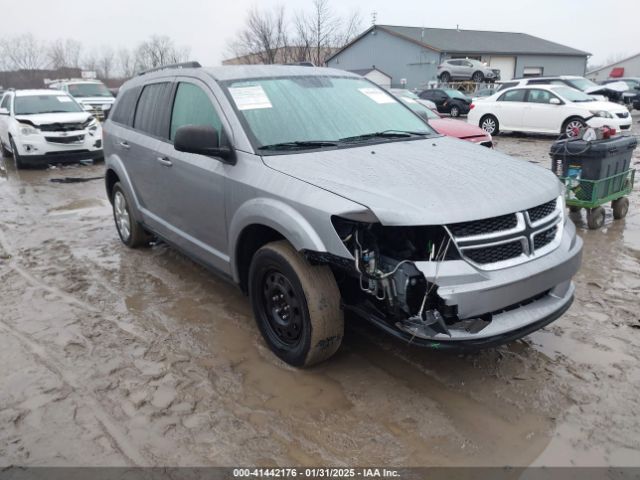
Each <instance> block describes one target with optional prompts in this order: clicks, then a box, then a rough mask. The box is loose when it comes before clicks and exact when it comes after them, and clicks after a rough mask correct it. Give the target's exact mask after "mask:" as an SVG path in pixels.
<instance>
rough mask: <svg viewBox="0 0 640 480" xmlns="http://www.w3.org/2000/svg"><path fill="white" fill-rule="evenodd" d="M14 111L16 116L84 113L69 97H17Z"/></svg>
mask: <svg viewBox="0 0 640 480" xmlns="http://www.w3.org/2000/svg"><path fill="white" fill-rule="evenodd" d="M13 109H14V111H15V114H16V115H34V114H37V113H66V112H83V111H84V110H83V109H82V107H80V105H78V104H77V103H76V102H75V101H74V100H73V98H71V97H70V96H69V95H28V96H16V98H15V100H14V105H13Z"/></svg>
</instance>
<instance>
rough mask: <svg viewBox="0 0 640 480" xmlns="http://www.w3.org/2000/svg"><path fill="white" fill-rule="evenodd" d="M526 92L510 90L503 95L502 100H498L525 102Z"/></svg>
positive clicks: (500, 100)
mask: <svg viewBox="0 0 640 480" xmlns="http://www.w3.org/2000/svg"><path fill="white" fill-rule="evenodd" d="M525 93H526V90H522V89H518V90H509V91H508V92H505V93H503V94H502V96H501V97H500V98H498V101H499V102H524V94H525Z"/></svg>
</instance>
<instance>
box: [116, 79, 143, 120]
mask: <svg viewBox="0 0 640 480" xmlns="http://www.w3.org/2000/svg"><path fill="white" fill-rule="evenodd" d="M139 93H140V89H139V88H137V87H134V88H130V89H128V90H126V91H124V92H122V93H121V94H120V95H118V100H117V101H116V104H115V106H114V107H113V108H114V111H113V113H112V114H111V121H113V122H116V123H121V124H122V125H127V126H128V127H130V126H131V125H132V123H133V114H134V112H135V110H136V101H137V100H138V94H139Z"/></svg>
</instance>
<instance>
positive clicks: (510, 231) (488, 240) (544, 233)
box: [447, 199, 564, 270]
mask: <svg viewBox="0 0 640 480" xmlns="http://www.w3.org/2000/svg"><path fill="white" fill-rule="evenodd" d="M563 220H564V212H563V211H562V205H561V204H560V203H559V201H558V199H554V200H551V201H549V202H545V203H543V204H541V205H538V206H536V207H533V208H529V209H527V210H524V211H521V212H515V213H510V214H507V215H501V216H499V217H493V218H488V219H483V220H477V221H472V222H461V223H455V224H451V225H448V226H447V229H448V231H449V233H450V234H451V237H452V239H453V241H454V243H455V245H456V247H457V248H458V251H459V252H460V255H461V256H462V257H463V258H465V259H466V260H468V261H469V262H470V263H472V264H474V265H475V266H476V267H477V268H480V269H482V270H497V269H499V268H506V267H509V266H513V265H517V264H518V263H522V262H525V261H527V260H529V259H531V258H534V257H536V256H541V255H545V254H547V253H549V252H550V251H552V250H553V249H554V248H556V247H557V246H558V245H559V244H560V241H561V238H562V229H563V226H564V223H563Z"/></svg>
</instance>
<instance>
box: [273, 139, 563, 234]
mask: <svg viewBox="0 0 640 480" xmlns="http://www.w3.org/2000/svg"><path fill="white" fill-rule="evenodd" d="M263 161H264V163H265V164H266V165H267V166H269V167H271V168H273V169H275V170H277V171H280V172H282V173H284V174H287V175H290V176H292V177H295V178H298V179H299V180H302V181H304V182H307V183H310V184H312V185H316V186H317V187H320V188H323V189H325V190H328V191H330V192H333V193H335V194H337V195H340V196H342V197H344V198H347V199H349V200H352V201H354V202H357V203H359V204H360V205H363V206H365V207H367V208H369V209H370V210H371V211H372V212H373V213H374V214H375V215H376V217H377V218H378V220H380V222H381V223H382V224H383V225H442V224H448V223H455V222H464V221H469V220H477V219H482V218H488V217H494V216H498V215H503V214H507V213H511V212H515V211H519V210H525V209H527V208H531V207H534V206H536V205H540V204H542V203H545V202H548V201H549V200H551V199H553V198H556V197H557V196H558V195H560V193H561V192H562V185H561V183H560V182H559V180H558V179H557V178H556V177H555V175H554V174H553V173H551V171H549V170H547V169H545V168H542V167H540V166H537V165H533V164H531V163H529V162H527V161H525V160H516V159H513V158H511V157H509V156H507V155H504V154H501V153H498V152H496V151H494V150H491V149H488V148H480V147H478V146H477V145H474V144H472V143H470V142H463V141H460V140H457V139H454V138H447V137H435V138H429V139H424V140H411V141H400V142H390V143H383V144H377V145H366V146H362V147H355V148H344V149H338V150H324V151H316V152H303V153H299V154H289V155H269V156H264V157H263ZM336 213H338V212H336Z"/></svg>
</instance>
